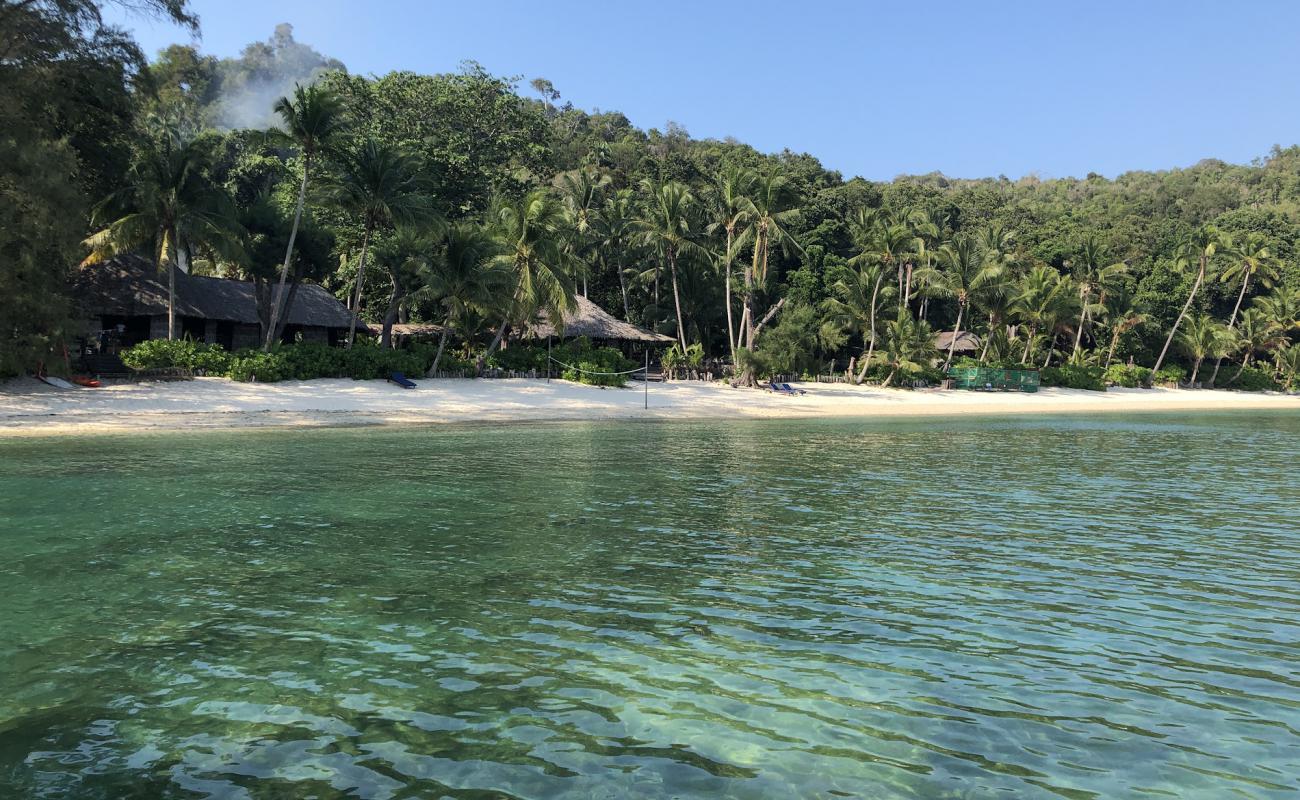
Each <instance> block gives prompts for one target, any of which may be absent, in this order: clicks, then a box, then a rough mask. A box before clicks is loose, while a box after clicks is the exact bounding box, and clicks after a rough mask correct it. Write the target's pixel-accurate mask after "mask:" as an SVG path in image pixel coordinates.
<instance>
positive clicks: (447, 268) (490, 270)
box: [422, 222, 513, 378]
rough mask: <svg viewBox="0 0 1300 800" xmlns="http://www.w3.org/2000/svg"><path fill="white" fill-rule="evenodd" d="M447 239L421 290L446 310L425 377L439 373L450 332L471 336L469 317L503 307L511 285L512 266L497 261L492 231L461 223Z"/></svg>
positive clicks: (451, 230)
mask: <svg viewBox="0 0 1300 800" xmlns="http://www.w3.org/2000/svg"><path fill="white" fill-rule="evenodd" d="M446 239H447V240H446V245H445V246H444V247H443V248H442V250H441V251H440V252H439V253H438V254H437V255H436V256H435V257H434V258H433V263H432V264H431V265H430V268H429V273H428V276H427V278H426V279H425V285H424V289H423V290H422V291H424V292H426V293H427V294H428V295H429V296H431V297H433V298H436V302H437V304H438V305H439V306H440V307H441V309H442V312H443V321H442V334H441V335H440V336H439V337H438V352H437V354H436V355H434V357H433V364H432V365H430V367H429V371H428V373H427V376H426V377H430V378H432V377H434V376H435V375H437V372H438V364H439V362H440V361H441V360H442V354H443V351H444V350H445V349H446V347H447V338H448V335H449V334H450V333H451V332H453V331H456V332H459V333H461V334H462V335H464V336H468V335H469V333H470V330H469V328H468V327H467V325H466V323H467V322H468V320H469V319H470V318H471V317H472V316H486V315H490V314H492V312H494V311H498V310H500V309H498V308H497V307H496V306H497V305H498V304H499V303H500V302H501V299H502V297H508V296H509V294H510V291H511V288H512V287H511V278H512V277H513V276H512V273H511V271H510V269H509V267H508V266H507V265H505V264H503V263H501V262H499V261H497V260H495V256H497V255H498V253H499V244H498V242H497V240H496V238H494V237H493V236H492V234H491V232H490V231H487V230H485V229H483V228H481V227H479V226H478V225H473V224H470V223H466V222H461V223H457V224H455V225H452V226H451V227H449V228H448V229H447V237H446Z"/></svg>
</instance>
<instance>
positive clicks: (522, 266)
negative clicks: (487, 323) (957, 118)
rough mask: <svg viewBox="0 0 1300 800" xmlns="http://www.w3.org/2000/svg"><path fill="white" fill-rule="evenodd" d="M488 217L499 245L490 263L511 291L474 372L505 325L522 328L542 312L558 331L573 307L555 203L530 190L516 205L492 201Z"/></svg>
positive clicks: (561, 214)
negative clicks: (506, 275) (502, 271)
mask: <svg viewBox="0 0 1300 800" xmlns="http://www.w3.org/2000/svg"><path fill="white" fill-rule="evenodd" d="M493 217H494V220H493V221H494V223H495V228H496V236H497V240H498V242H499V243H500V252H499V253H498V254H497V256H496V257H495V259H494V261H495V263H497V264H499V265H503V266H505V267H506V268H507V269H508V270H509V271H510V275H511V283H512V284H513V287H514V288H513V294H512V295H511V298H510V302H509V303H508V304H507V306H506V308H505V311H504V314H503V315H502V320H501V323H500V325H499V326H498V327H497V332H496V334H495V335H494V336H493V337H492V342H491V343H490V344H489V345H488V348H487V350H486V351H485V352H484V353H483V355H482V356H481V357H480V358H479V362H478V366H479V371H480V372H481V371H482V369H483V367H484V366H485V365H486V363H487V359H488V358H490V357H491V356H492V353H494V352H495V351H496V349H497V347H498V346H499V345H500V344H501V340H502V338H503V337H504V336H505V333H506V328H507V327H509V326H510V325H511V324H523V323H524V322H526V321H527V320H528V318H529V317H531V316H532V315H533V314H534V313H536V312H537V311H539V310H542V311H545V312H546V314H547V316H548V317H550V319H551V320H552V324H553V325H554V326H555V327H556V328H557V329H558V328H560V327H562V326H563V324H564V315H565V313H566V312H569V311H572V310H573V309H575V308H576V307H577V301H576V300H575V295H576V292H575V290H574V286H573V280H572V277H571V276H570V275H569V273H568V271H567V270H566V269H565V259H564V253H563V252H562V249H561V246H560V235H561V234H560V230H561V228H562V227H563V225H564V210H563V208H562V207H561V206H560V204H559V203H558V202H556V200H555V198H553V197H552V196H551V195H550V194H548V193H547V192H546V191H545V190H544V189H534V190H533V191H531V192H529V193H528V194H526V195H524V196H523V197H521V198H520V199H518V200H498V201H497V203H496V208H495V211H494V213H493Z"/></svg>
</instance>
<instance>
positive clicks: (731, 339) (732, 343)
mask: <svg viewBox="0 0 1300 800" xmlns="http://www.w3.org/2000/svg"><path fill="white" fill-rule="evenodd" d="M733 231H734V228H732V226H730V225H728V226H727V255H726V259H727V267H726V276H727V277H726V281H727V282H726V283H725V284H724V285H723V290H722V293H723V297H724V298H725V299H726V304H727V347H728V348H729V349H730V350H731V368H732V369H735V368H736V329H735V327H734V326H733V325H732V324H731V237H732V233H733Z"/></svg>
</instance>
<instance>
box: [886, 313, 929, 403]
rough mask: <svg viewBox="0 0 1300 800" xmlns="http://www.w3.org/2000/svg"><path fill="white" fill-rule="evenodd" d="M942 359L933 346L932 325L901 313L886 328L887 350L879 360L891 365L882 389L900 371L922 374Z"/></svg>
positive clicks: (908, 314)
mask: <svg viewBox="0 0 1300 800" xmlns="http://www.w3.org/2000/svg"><path fill="white" fill-rule="evenodd" d="M938 357H939V350H938V349H937V348H936V347H935V346H934V331H933V330H932V329H931V328H930V323H928V322H923V321H918V320H916V319H915V318H914V317H913V316H912V315H911V314H910V313H908V312H905V311H904V312H899V314H898V317H897V318H896V319H893V320H891V321H890V322H889V323H888V324H887V325H886V326H885V341H884V347H883V349H882V350H881V352H880V355H879V356H878V357H877V359H878V361H880V362H881V363H884V364H887V365H889V375H888V376H887V377H886V378H885V380H884V382H883V383H882V384H881V386H889V385H890V384H891V383H893V381H894V378H895V377H896V376H897V375H898V371H899V370H901V369H908V370H919V369H924V368H925V367H928V366H930V365H931V364H932V363H933V362H934V360H935V359H936V358H938Z"/></svg>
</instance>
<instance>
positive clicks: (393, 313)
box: [379, 273, 406, 347]
mask: <svg viewBox="0 0 1300 800" xmlns="http://www.w3.org/2000/svg"><path fill="white" fill-rule="evenodd" d="M392 279H393V296H392V297H391V298H390V299H389V301H388V311H387V312H385V314H384V327H383V330H382V331H381V332H380V334H379V346H380V347H391V346H392V344H393V324H394V323H395V322H397V315H398V312H400V311H401V308H402V301H403V300H404V299H406V289H405V287H403V286H402V282H401V281H400V280H398V278H397V275H396V274H395V273H394V274H393V276H392Z"/></svg>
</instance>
